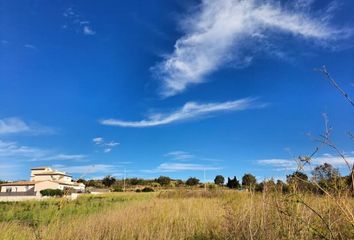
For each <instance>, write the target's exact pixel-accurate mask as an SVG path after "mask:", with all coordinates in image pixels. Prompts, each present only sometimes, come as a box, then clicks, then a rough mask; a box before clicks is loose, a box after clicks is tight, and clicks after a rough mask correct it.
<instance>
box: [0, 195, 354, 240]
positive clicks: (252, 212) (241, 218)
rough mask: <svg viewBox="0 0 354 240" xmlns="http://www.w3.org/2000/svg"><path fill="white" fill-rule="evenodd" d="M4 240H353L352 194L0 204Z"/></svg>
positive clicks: (147, 197)
mask: <svg viewBox="0 0 354 240" xmlns="http://www.w3.org/2000/svg"><path fill="white" fill-rule="evenodd" d="M0 211H1V212H0V232H1V239H2V240H7V239H14V240H21V239H23V240H32V239H33V240H38V239H43V240H44V239H45V240H58V239H73V240H74V239H77V240H81V239H82V240H90V239H95V240H98V239H102V240H103V239H110V240H113V239H300V240H301V239H354V225H353V224H354V222H353V214H354V200H353V198H347V197H343V196H342V197H340V198H337V199H336V198H332V197H326V196H315V195H306V194H305V195H300V194H293V195H283V194H277V193H263V194H261V193H259V194H251V193H247V192H237V191H215V190H214V191H206V192H204V191H200V190H195V191H188V190H183V191H166V192H160V193H112V194H107V195H99V196H89V195H88V196H82V197H81V198H79V199H78V200H76V201H66V200H63V199H52V200H46V201H40V202H19V203H0Z"/></svg>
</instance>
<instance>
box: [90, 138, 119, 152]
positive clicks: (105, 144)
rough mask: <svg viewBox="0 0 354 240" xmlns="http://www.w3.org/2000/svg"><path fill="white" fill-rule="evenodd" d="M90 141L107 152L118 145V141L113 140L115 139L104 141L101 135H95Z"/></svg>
mask: <svg viewBox="0 0 354 240" xmlns="http://www.w3.org/2000/svg"><path fill="white" fill-rule="evenodd" d="M92 142H93V143H94V144H95V145H97V146H99V147H102V148H104V149H103V152H104V153H109V152H111V151H112V150H113V148H115V147H117V146H118V145H120V143H118V142H115V141H110V142H106V141H105V140H104V139H103V138H102V137H96V138H94V139H92Z"/></svg>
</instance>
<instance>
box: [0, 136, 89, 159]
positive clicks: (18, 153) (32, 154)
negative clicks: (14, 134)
mask: <svg viewBox="0 0 354 240" xmlns="http://www.w3.org/2000/svg"><path fill="white" fill-rule="evenodd" d="M85 159H86V156H85V155H82V154H64V153H56V152H54V151H51V150H47V149H42V148H37V147H31V146H25V145H20V144H18V143H17V142H10V141H3V140H0V163H1V162H3V161H5V162H13V161H22V162H23V161H69V160H70V161H83V160H85Z"/></svg>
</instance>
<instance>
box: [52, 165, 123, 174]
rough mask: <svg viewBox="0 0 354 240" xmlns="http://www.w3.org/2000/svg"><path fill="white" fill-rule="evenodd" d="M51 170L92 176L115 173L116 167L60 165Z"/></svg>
mask: <svg viewBox="0 0 354 240" xmlns="http://www.w3.org/2000/svg"><path fill="white" fill-rule="evenodd" d="M53 168H55V169H58V170H62V171H65V172H68V173H71V174H75V173H76V174H85V175H86V174H92V173H101V174H102V173H103V174H109V173H112V172H115V171H117V166H114V165H110V164H92V165H79V166H66V165H61V164H56V165H53Z"/></svg>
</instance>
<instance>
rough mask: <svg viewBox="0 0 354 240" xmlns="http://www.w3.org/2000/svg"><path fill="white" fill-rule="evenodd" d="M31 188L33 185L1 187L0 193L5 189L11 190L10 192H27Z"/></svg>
mask: <svg viewBox="0 0 354 240" xmlns="http://www.w3.org/2000/svg"><path fill="white" fill-rule="evenodd" d="M31 188H33V185H29V186H2V187H1V192H6V191H7V189H11V192H27V191H28V190H30V189H31Z"/></svg>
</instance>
